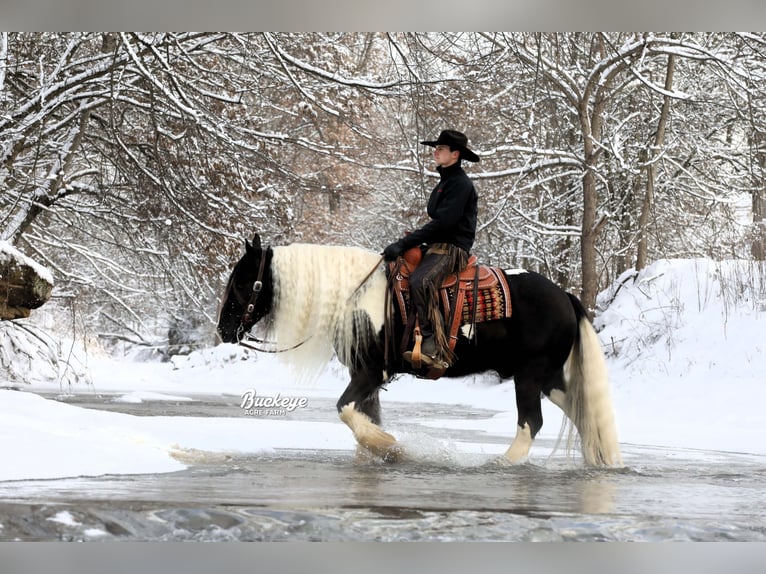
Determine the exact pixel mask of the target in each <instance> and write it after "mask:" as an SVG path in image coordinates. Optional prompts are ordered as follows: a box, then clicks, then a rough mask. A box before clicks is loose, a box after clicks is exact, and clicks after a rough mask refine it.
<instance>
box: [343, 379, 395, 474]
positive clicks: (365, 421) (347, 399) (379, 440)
mask: <svg viewBox="0 0 766 574" xmlns="http://www.w3.org/2000/svg"><path fill="white" fill-rule="evenodd" d="M381 384H382V372H381V375H380V376H379V377H375V376H374V375H373V374H372V373H371V372H370V371H369V370H368V369H360V370H356V371H353V372H352V374H351V382H350V383H349V384H348V387H346V390H345V391H344V392H343V395H342V396H341V397H340V399H339V400H338V404H337V407H338V413H339V414H340V420H342V421H343V422H344V423H346V425H347V426H348V427H349V428H350V429H351V431H352V432H353V433H354V438H355V439H356V442H357V443H358V444H359V445H360V446H361V447H363V448H364V449H365V450H366V451H368V452H370V453H372V454H373V455H375V456H378V457H380V458H382V459H383V460H385V461H387V462H396V461H398V460H400V459H401V457H402V450H401V447H400V446H399V445H398V443H397V442H396V439H395V438H394V437H393V436H392V435H390V434H388V433H387V432H386V431H384V430H383V429H382V428H381V427H380V420H381V419H380V400H379V398H378V394H379V392H380V385H381Z"/></svg>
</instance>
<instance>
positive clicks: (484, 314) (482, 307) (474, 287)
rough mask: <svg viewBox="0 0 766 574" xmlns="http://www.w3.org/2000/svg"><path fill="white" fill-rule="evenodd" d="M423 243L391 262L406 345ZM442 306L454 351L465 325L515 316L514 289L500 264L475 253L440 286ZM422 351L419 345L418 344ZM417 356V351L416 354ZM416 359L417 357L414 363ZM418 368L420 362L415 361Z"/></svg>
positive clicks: (437, 372) (434, 373)
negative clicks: (488, 262) (412, 283)
mask: <svg viewBox="0 0 766 574" xmlns="http://www.w3.org/2000/svg"><path fill="white" fill-rule="evenodd" d="M421 258H422V253H421V251H420V247H419V246H417V247H413V248H412V249H410V250H408V251H407V252H406V253H405V254H404V256H403V257H400V258H399V259H398V261H393V262H391V263H389V269H388V271H389V278H390V283H391V291H392V293H391V295H392V298H393V300H394V301H395V303H394V307H395V308H396V310H398V312H399V315H400V316H401V319H402V323H403V324H404V325H406V326H407V327H406V329H405V335H404V339H403V341H402V349H401V351H403V350H404V348H405V347H406V346H407V345H408V343H409V341H410V337H411V335H412V330H413V327H414V326H415V317H414V309H413V308H412V307H411V305H410V274H411V273H412V272H413V271H414V270H415V268H416V267H417V266H418V265H419V264H420V260H421ZM439 306H440V309H441V312H442V317H443V318H444V328H445V331H446V334H447V335H448V341H449V350H450V353H452V352H453V351H454V350H455V345H456V343H457V339H458V331H459V330H460V327H462V326H463V325H474V324H476V323H483V322H485V321H494V320H497V319H507V318H509V317H510V316H511V312H512V307H511V292H510V289H509V288H508V282H507V281H506V278H505V274H504V273H503V271H502V269H500V268H499V267H489V266H486V265H479V264H478V260H477V258H476V256H475V255H471V256H470V257H469V258H468V264H467V265H466V267H465V269H463V270H462V271H460V273H451V274H449V275H448V276H447V278H446V279H445V280H444V282H443V283H442V286H441V288H440V289H439ZM417 350H418V351H419V345H417ZM413 356H415V355H413ZM414 362H415V361H413V363H414ZM413 366H415V367H416V368H418V365H417V364H415V365H413ZM445 371H446V366H445V368H436V367H434V368H432V369H431V370H430V371H429V372H428V373H427V374H426V376H427V377H428V378H433V379H436V378H439V377H440V376H441V375H442V374H444V372H445Z"/></svg>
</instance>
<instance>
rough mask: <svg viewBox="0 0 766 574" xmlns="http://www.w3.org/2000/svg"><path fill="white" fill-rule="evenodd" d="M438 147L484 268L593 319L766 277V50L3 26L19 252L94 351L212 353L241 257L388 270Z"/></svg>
mask: <svg viewBox="0 0 766 574" xmlns="http://www.w3.org/2000/svg"><path fill="white" fill-rule="evenodd" d="M445 128H454V129H458V130H460V131H463V132H465V133H466V134H467V135H468V137H469V140H470V146H471V147H472V149H474V150H475V151H476V152H477V153H478V154H479V155H480V156H481V163H479V164H471V165H470V166H466V168H467V171H468V172H469V175H470V176H471V177H472V178H473V179H474V181H475V183H476V185H477V188H478V191H479V196H480V203H479V231H478V236H477V242H476V245H475V248H474V252H475V253H476V254H477V255H478V256H479V257H480V259H481V260H482V261H483V262H485V263H490V264H494V265H499V266H502V267H525V268H527V269H533V270H536V271H539V272H541V273H543V274H545V275H547V276H549V277H551V278H552V279H553V280H554V281H555V282H556V283H558V284H559V285H560V286H561V287H563V288H564V289H566V290H569V291H572V292H574V293H576V294H577V295H579V296H580V297H581V298H582V299H583V302H584V303H585V305H586V307H587V308H588V309H589V310H590V311H591V313H594V312H596V296H597V294H598V293H599V292H600V291H602V290H603V289H605V288H607V287H608V286H610V285H612V284H613V283H614V281H615V280H617V279H618V278H619V279H622V280H625V279H627V278H629V277H631V276H633V275H635V273H636V272H638V271H640V270H641V269H643V268H645V267H646V266H647V265H648V264H649V263H651V262H652V261H655V260H657V259H660V258H695V257H702V258H707V259H713V260H724V259H746V260H754V261H763V260H764V259H766V33H754V34H750V33H651V32H646V33H550V34H548V33H497V32H492V33H326V34H319V33H296V34H288V33H251V34H239V33H190V32H186V33H152V34H144V33H9V32H3V33H0V241H6V242H8V243H10V244H11V245H13V246H15V247H16V248H17V249H19V250H20V251H22V252H24V253H25V254H26V255H28V256H30V257H32V258H33V259H35V260H36V261H38V262H39V263H40V264H42V265H44V266H45V267H47V268H48V269H50V270H51V271H52V273H53V275H54V277H55V283H56V286H55V289H54V293H53V295H54V297H53V305H54V306H55V308H56V309H58V315H57V316H56V317H55V319H53V322H54V325H53V327H55V328H56V329H61V328H64V327H65V328H67V329H69V330H71V332H72V333H74V336H75V338H76V337H81V338H82V341H83V343H85V344H86V346H87V344H88V341H99V344H102V345H105V346H106V347H109V348H112V349H117V348H120V347H125V346H130V347H133V346H135V345H139V346H142V347H145V348H146V349H148V350H150V351H151V352H153V353H160V354H165V355H167V354H172V353H174V352H182V351H183V350H188V349H192V348H196V347H200V346H206V345H212V344H214V342H215V340H214V322H215V316H216V311H217V306H218V298H219V296H220V294H221V291H222V288H223V285H224V283H225V280H226V277H227V276H228V273H229V271H230V269H231V267H232V265H233V263H234V262H235V261H236V260H237V259H238V257H239V256H240V254H241V253H242V250H243V245H244V240H245V239H246V238H250V237H252V235H253V233H254V232H255V231H258V232H259V233H260V234H261V235H262V236H263V237H264V239H265V240H266V241H267V242H269V243H272V244H274V245H279V244H287V243H290V242H296V241H302V242H312V243H334V244H346V245H358V246H361V247H365V248H370V249H373V250H376V251H381V250H382V248H383V247H384V246H385V245H386V244H387V243H389V242H390V241H392V240H394V239H396V238H398V237H400V236H401V234H402V233H403V232H404V231H406V230H408V229H413V228H415V227H417V226H419V225H420V224H422V223H423V221H424V217H425V214H424V207H425V201H426V198H427V196H428V193H429V192H430V190H431V188H432V186H433V185H434V183H435V181H436V173H435V172H434V166H433V164H432V161H431V154H430V153H429V151H430V150H429V148H424V147H423V146H421V145H420V144H419V141H421V140H423V139H427V138H432V137H436V136H437V135H438V133H439V131H441V130H442V129H445ZM33 316H34V313H33ZM48 326H49V327H51V325H48Z"/></svg>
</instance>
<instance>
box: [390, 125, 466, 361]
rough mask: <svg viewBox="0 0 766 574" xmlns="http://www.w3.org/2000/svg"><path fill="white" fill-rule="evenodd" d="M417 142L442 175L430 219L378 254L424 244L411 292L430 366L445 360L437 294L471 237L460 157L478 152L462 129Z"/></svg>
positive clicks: (430, 204)
mask: <svg viewBox="0 0 766 574" xmlns="http://www.w3.org/2000/svg"><path fill="white" fill-rule="evenodd" d="M420 143H421V144H423V145H427V146H431V147H433V148H434V161H435V162H436V169H437V171H438V172H439V175H440V176H441V178H440V179H439V183H437V184H436V187H434V188H433V191H432V192H431V196H430V197H429V199H428V207H427V212H428V215H429V217H430V218H431V220H430V221H429V222H428V223H426V224H425V225H423V226H422V227H421V228H420V229H417V230H415V231H413V232H412V233H409V234H407V235H405V236H404V237H402V238H401V239H399V240H398V241H395V242H393V243H391V244H390V245H388V246H386V248H385V249H384V250H383V255H384V257H385V258H386V260H388V261H393V260H395V259H396V258H397V257H399V256H400V255H401V254H402V253H404V252H405V251H407V250H408V249H410V248H411V247H414V246H416V245H421V244H425V247H424V255H423V259H422V261H421V263H420V265H419V266H418V267H417V268H416V269H415V270H414V271H413V272H412V274H411V275H410V293H411V296H412V300H413V302H414V304H415V309H416V311H417V316H418V323H419V325H420V331H421V333H422V335H423V341H422V344H421V353H422V359H421V360H422V363H423V364H424V365H425V366H429V367H430V366H435V365H437V364H439V363H442V364H443V365H448V364H449V360H448V359H449V357H448V354H449V351H448V343H447V337H446V335H445V333H444V326H443V324H442V318H441V313H440V312H439V305H438V293H439V288H440V287H441V284H442V282H443V280H444V279H445V278H446V277H447V275H449V274H450V273H454V272H455V271H460V270H462V269H463V268H464V267H465V266H466V264H467V263H468V254H469V253H470V251H471V247H473V242H474V239H475V237H476V214H477V211H478V195H477V193H476V188H475V187H474V184H473V181H471V179H470V178H469V177H468V175H467V174H466V173H465V171H463V167H462V160H466V161H470V162H478V161H479V156H477V155H476V154H475V153H474V152H473V151H471V150H470V149H468V138H467V137H466V136H465V134H463V133H461V132H459V131H455V130H444V131H442V132H441V133H440V134H439V137H438V138H437V139H436V140H435V141H423V142H420ZM430 302H433V305H430V304H429V303H430ZM404 358H405V359H406V360H410V358H411V353H405V356H404Z"/></svg>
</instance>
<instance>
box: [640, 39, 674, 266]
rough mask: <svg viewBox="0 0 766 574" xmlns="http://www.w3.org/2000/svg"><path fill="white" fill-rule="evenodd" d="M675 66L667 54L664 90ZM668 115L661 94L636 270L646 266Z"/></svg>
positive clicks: (670, 83)
mask: <svg viewBox="0 0 766 574" xmlns="http://www.w3.org/2000/svg"><path fill="white" fill-rule="evenodd" d="M675 67H676V57H675V56H674V55H672V54H671V55H670V56H668V66H667V69H666V72H665V91H666V92H670V91H671V89H672V88H673V73H674V72H675ZM669 115H670V96H668V95H665V96H663V102H662V111H661V112H660V119H659V121H658V123H657V132H656V133H655V135H654V145H653V146H652V148H651V149H650V150H649V153H648V154H647V158H646V160H647V161H646V193H645V194H644V201H643V203H642V205H641V213H640V215H639V217H638V249H637V252H636V271H641V269H643V268H644V267H646V264H647V261H648V259H649V242H648V240H647V233H648V226H649V215H650V214H651V212H652V209H653V207H654V184H655V181H656V179H657V161H656V160H657V157H658V156H659V154H660V152H661V148H662V146H663V145H664V144H665V126H666V125H667V122H668V116H669Z"/></svg>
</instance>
